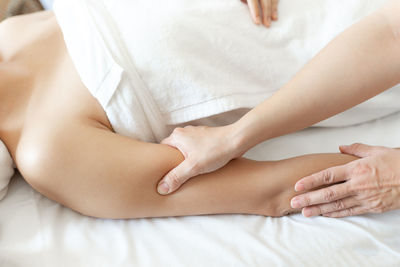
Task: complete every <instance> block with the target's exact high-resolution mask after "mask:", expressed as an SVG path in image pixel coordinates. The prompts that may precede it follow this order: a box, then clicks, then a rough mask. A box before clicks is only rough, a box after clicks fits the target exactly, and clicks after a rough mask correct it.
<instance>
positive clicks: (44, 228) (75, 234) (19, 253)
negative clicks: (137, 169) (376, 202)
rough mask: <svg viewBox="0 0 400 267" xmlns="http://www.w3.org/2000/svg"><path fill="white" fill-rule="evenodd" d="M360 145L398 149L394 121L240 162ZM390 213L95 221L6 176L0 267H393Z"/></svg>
mask: <svg viewBox="0 0 400 267" xmlns="http://www.w3.org/2000/svg"><path fill="white" fill-rule="evenodd" d="M356 141H361V142H365V143H368V144H375V145H386V146H392V147H395V146H400V113H397V114H394V115H391V116H389V117H386V118H383V119H380V120H377V121H374V122H370V123H365V124H361V125H357V126H351V127H345V128H310V129H307V130H304V131H302V132H298V133H294V134H291V135H287V136H284V137H279V138H276V139H273V140H270V141H268V142H265V143H263V144H261V145H259V146H257V147H255V148H254V149H253V150H251V151H249V152H248V153H247V154H246V156H248V157H251V158H253V159H280V158H285V157H290V156H294V155H299V154H304V153H314V152H336V151H337V146H338V145H339V144H350V143H352V142H356ZM399 233H400V210H398V211H392V212H388V213H385V214H380V215H365V216H357V217H349V218H344V219H332V218H323V217H316V218H311V219H307V218H304V217H302V216H301V215H299V214H297V215H291V216H288V217H283V218H269V217H263V216H256V215H254V216H253V215H252V216H250V215H214V216H190V217H173V218H154V219H135V220H103V219H94V218H88V217H84V216H81V215H79V214H77V213H75V212H73V211H71V210H69V209H67V208H64V207H62V206H61V205H59V204H57V203H55V202H53V201H51V200H49V199H47V198H45V197H43V196H41V195H40V194H38V193H37V192H35V191H34V190H33V189H32V188H31V187H30V186H29V185H27V184H26V183H25V182H24V180H22V178H21V177H19V176H15V177H14V179H13V180H12V182H11V186H10V188H9V193H8V195H7V196H6V198H5V199H4V200H3V201H1V202H0V266H4V267H14V266H15V267H17V266H18V267H19V266H21V267H25V266H29V267H46V266H49V267H54V266H57V267H62V266H73V267H79V266H85V267H87V266H96V267H101V266H174V267H175V266H182V267H183V266H184V267H187V266H191V267H195V266H218V267H220V266H335V267H336V266H399V262H400V237H399Z"/></svg>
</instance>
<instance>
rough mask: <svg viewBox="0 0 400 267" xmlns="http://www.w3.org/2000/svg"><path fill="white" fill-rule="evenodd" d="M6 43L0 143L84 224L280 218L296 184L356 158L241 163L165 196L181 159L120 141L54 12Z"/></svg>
mask: <svg viewBox="0 0 400 267" xmlns="http://www.w3.org/2000/svg"><path fill="white" fill-rule="evenodd" d="M26 25H30V27H29V28H27V27H26ZM0 40H1V41H0V58H1V63H0V72H1V73H0V107H1V108H0V139H1V140H3V141H4V143H5V144H6V146H7V148H8V149H9V151H10V154H11V155H12V157H13V159H14V161H15V163H16V165H17V167H18V169H19V171H20V172H21V174H22V176H23V177H24V178H25V179H26V181H27V182H28V183H29V184H30V185H32V187H33V188H35V189H36V190H37V191H39V192H40V193H42V194H43V195H45V196H47V197H48V198H50V199H53V200H55V201H57V202H59V203H61V204H63V205H65V206H67V207H69V208H71V209H73V210H76V211H78V212H80V213H82V214H84V215H88V216H94V217H102V218H143V217H163V216H182V215H201V214H221V213H241V214H260V215H266V216H282V215H285V214H288V213H292V212H297V211H298V210H296V209H292V208H291V207H290V199H291V198H292V197H293V196H294V195H296V193H295V192H294V190H293V188H294V184H295V183H296V181H297V180H298V179H299V178H301V177H304V176H306V175H310V174H312V173H315V172H317V171H320V170H322V169H325V168H328V167H331V166H337V165H342V164H345V163H348V162H350V161H352V160H355V159H356V157H353V156H348V155H341V154H319V155H307V156H302V157H297V158H292V159H287V160H281V161H274V162H259V161H252V160H248V159H244V158H239V159H235V160H233V161H231V162H230V163H228V164H227V165H226V166H225V167H223V168H221V169H220V170H218V171H215V172H212V173H208V174H204V175H200V176H199V177H198V178H197V179H192V180H190V181H189V182H187V183H186V184H185V185H184V186H182V187H181V188H180V189H179V190H178V191H177V192H176V193H174V194H172V195H170V196H161V195H159V194H158V193H157V191H156V186H157V183H158V181H159V180H160V179H161V177H163V175H165V174H166V173H167V172H168V171H169V170H171V169H172V168H174V167H176V166H177V165H178V164H179V163H180V162H182V161H183V160H184V157H183V156H182V154H181V153H180V152H179V151H178V150H177V149H175V148H172V147H170V146H167V145H162V144H151V143H144V142H141V141H138V140H134V139H131V138H127V137H124V136H121V135H119V134H116V133H114V132H113V130H112V127H111V125H110V123H109V122H108V119H107V116H106V114H105V112H104V110H103V109H102V107H101V106H100V104H99V103H98V102H97V100H96V99H95V98H93V97H92V95H91V94H90V93H89V91H88V90H87V89H86V88H85V86H84V85H83V84H82V83H81V81H80V78H79V76H78V74H77V72H76V71H75V68H74V66H73V64H72V62H71V59H70V58H69V55H68V53H67V51H66V48H65V44H64V41H63V38H62V33H61V32H60V29H59V27H58V25H57V22H56V20H55V18H54V16H53V14H52V13H51V12H41V13H37V14H33V15H26V16H22V17H18V18H13V19H11V20H8V21H6V22H4V23H2V24H0Z"/></svg>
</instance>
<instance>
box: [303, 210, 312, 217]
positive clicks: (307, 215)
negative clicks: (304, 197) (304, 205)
mask: <svg viewBox="0 0 400 267" xmlns="http://www.w3.org/2000/svg"><path fill="white" fill-rule="evenodd" d="M302 213H303V216H304V217H311V210H309V209H303V210H302Z"/></svg>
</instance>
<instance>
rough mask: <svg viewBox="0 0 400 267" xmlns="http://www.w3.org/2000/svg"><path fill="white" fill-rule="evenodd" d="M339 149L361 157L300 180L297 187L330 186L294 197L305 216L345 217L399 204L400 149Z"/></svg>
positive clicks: (296, 204) (371, 147)
mask: <svg viewBox="0 0 400 267" xmlns="http://www.w3.org/2000/svg"><path fill="white" fill-rule="evenodd" d="M340 151H341V152H342V153H345V154H350V155H354V156H357V157H361V159H359V160H355V161H353V162H350V163H348V164H346V165H343V166H337V167H332V168H329V169H326V170H323V171H321V172H319V173H316V174H313V175H311V176H308V177H305V178H303V179H301V180H300V181H298V182H297V183H296V185H295V190H296V191H306V190H312V189H314V188H316V187H319V186H323V185H331V186H328V187H326V188H323V189H319V190H315V191H311V192H308V193H305V194H302V195H299V196H296V197H294V198H293V199H292V201H291V206H292V207H293V208H302V212H303V215H304V216H306V217H311V216H315V215H323V216H327V217H345V216H352V215H359V214H364V213H382V212H385V211H389V210H394V209H399V208H400V150H398V149H391V148H387V147H378V146H367V145H363V144H353V145H351V146H341V147H340Z"/></svg>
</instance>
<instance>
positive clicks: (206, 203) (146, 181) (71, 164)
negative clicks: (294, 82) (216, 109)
mask: <svg viewBox="0 0 400 267" xmlns="http://www.w3.org/2000/svg"><path fill="white" fill-rule="evenodd" d="M55 123H57V122H55ZM59 123H60V125H59V126H57V125H53V126H54V127H53V129H58V130H57V131H54V130H53V131H49V132H47V136H45V134H43V133H41V134H40V137H38V136H36V137H35V136H31V137H25V138H24V140H22V142H21V144H20V149H19V150H20V151H19V155H18V156H17V165H18V167H19V169H20V171H21V173H22V175H23V176H24V178H25V179H26V180H27V181H28V182H29V183H30V184H31V185H32V186H33V187H34V188H35V189H37V190H38V191H39V192H41V193H42V194H43V195H45V196H47V197H49V198H51V199H53V200H55V201H57V202H60V203H62V204H64V205H65V206H68V207H70V208H72V209H74V210H76V211H78V212H80V213H82V214H85V215H89V216H94V217H102V218H143V217H162V216H181V215H200V214H220V213H242V214H262V215H268V216H280V215H284V214H286V213H288V212H293V210H292V209H291V208H290V204H289V200H290V198H291V197H292V196H294V195H295V192H294V190H293V187H294V184H295V182H296V181H297V180H299V179H300V178H301V177H303V176H305V175H309V174H311V173H314V172H317V171H319V170H322V169H324V168H327V167H330V166H335V165H341V164H344V163H347V162H349V161H351V160H354V159H355V157H351V156H346V155H340V154H318V155H307V156H302V157H296V158H291V159H287V160H281V161H274V162H261V161H253V160H248V159H244V158H240V159H236V160H233V161H231V162H230V163H229V164H227V166H225V167H224V168H222V169H220V170H218V171H215V172H213V173H209V174H204V175H200V176H198V177H195V178H193V179H191V180H190V181H188V182H187V183H186V184H185V185H184V186H182V188H180V189H179V190H178V191H177V192H175V193H173V194H172V195H169V196H162V195H159V194H158V193H157V191H156V187H157V183H158V182H159V180H160V179H161V178H162V177H163V175H165V173H167V172H168V171H169V170H171V169H172V168H173V167H175V166H177V165H178V164H179V163H180V162H181V161H182V160H183V156H182V155H181V153H180V152H179V151H178V150H176V149H174V148H171V147H169V146H166V145H159V144H150V143H144V142H139V141H136V140H133V139H131V138H127V137H123V136H120V135H117V134H114V133H112V132H110V131H109V130H105V129H101V128H98V127H93V125H84V124H81V123H80V122H79V123H78V122H75V121H73V122H68V121H65V120H64V121H60V122H59ZM29 138H33V139H34V140H35V142H31V141H29ZM24 142H25V144H24Z"/></svg>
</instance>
